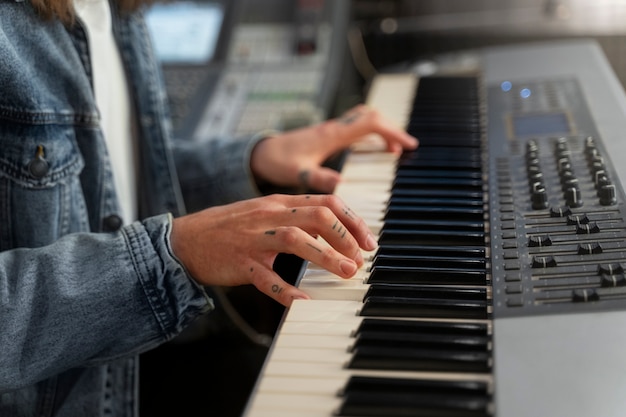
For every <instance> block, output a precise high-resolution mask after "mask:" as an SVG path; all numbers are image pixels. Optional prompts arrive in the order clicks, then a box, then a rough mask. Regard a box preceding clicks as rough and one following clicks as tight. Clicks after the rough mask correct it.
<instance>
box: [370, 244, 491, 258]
mask: <svg viewBox="0 0 626 417" xmlns="http://www.w3.org/2000/svg"><path fill="white" fill-rule="evenodd" d="M379 255H388V256H412V255H415V256H437V257H441V256H450V257H460V258H481V259H484V258H485V256H486V250H485V247H484V246H475V245H471V246H446V245H434V244H428V245H409V244H386V243H385V244H383V243H379V245H378V250H377V251H376V254H375V256H374V257H376V256H379Z"/></svg>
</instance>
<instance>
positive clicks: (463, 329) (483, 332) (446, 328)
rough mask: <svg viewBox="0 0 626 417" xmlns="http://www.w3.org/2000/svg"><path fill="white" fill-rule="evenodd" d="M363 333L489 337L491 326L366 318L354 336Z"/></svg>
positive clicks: (478, 323) (473, 323) (482, 323)
mask: <svg viewBox="0 0 626 417" xmlns="http://www.w3.org/2000/svg"><path fill="white" fill-rule="evenodd" d="M363 331H373V332H385V331H392V332H395V331H400V332H407V333H421V334H451V333H453V334H459V335H473V336H489V335H490V330H489V325H488V324H486V323H484V322H461V321H426V320H398V319H382V318H370V317H366V318H364V319H363V321H361V323H360V324H359V327H358V328H357V329H356V330H355V331H354V333H353V336H356V335H358V334H359V333H360V332H363Z"/></svg>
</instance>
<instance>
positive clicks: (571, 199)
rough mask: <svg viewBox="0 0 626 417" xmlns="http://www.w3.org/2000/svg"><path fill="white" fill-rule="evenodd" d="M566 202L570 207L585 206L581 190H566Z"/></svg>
mask: <svg viewBox="0 0 626 417" xmlns="http://www.w3.org/2000/svg"><path fill="white" fill-rule="evenodd" d="M565 202H566V203H567V205H568V206H570V207H580V206H582V205H583V200H582V195H581V192H580V188H577V187H570V188H568V189H567V190H565Z"/></svg>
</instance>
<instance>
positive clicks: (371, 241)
mask: <svg viewBox="0 0 626 417" xmlns="http://www.w3.org/2000/svg"><path fill="white" fill-rule="evenodd" d="M366 245H367V248H366V249H367V250H374V249H376V248H377V247H378V242H377V241H376V239H375V238H374V236H372V235H371V234H370V235H368V236H367V242H366Z"/></svg>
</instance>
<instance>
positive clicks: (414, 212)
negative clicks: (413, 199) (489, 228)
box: [383, 206, 484, 221]
mask: <svg viewBox="0 0 626 417" xmlns="http://www.w3.org/2000/svg"><path fill="white" fill-rule="evenodd" d="M483 213H484V210H483V209H482V208H479V207H454V206H440V207H420V206H393V207H389V208H388V209H387V211H386V212H385V214H384V216H383V217H384V219H435V220H436V219H455V220H474V221H481V220H483Z"/></svg>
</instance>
